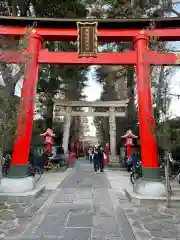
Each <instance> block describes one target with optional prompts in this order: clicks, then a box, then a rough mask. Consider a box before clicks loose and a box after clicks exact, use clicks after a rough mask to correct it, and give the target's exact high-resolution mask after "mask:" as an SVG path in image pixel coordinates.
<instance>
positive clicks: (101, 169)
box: [99, 146, 106, 172]
mask: <svg viewBox="0 0 180 240" xmlns="http://www.w3.org/2000/svg"><path fill="white" fill-rule="evenodd" d="M105 157H106V156H105V153H104V149H103V147H102V146H100V151H99V160H100V163H99V165H100V172H104V158H105Z"/></svg>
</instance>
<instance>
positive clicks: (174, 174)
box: [161, 152, 180, 184]
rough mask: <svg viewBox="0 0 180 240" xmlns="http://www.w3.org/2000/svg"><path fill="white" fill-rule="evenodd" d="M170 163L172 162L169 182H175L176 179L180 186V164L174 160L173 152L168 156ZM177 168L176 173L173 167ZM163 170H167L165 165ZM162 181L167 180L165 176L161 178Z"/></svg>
mask: <svg viewBox="0 0 180 240" xmlns="http://www.w3.org/2000/svg"><path fill="white" fill-rule="evenodd" d="M168 158H169V162H170V172H169V180H170V181H173V180H174V179H175V178H176V177H177V180H178V183H179V184H180V162H179V161H176V160H174V159H173V157H172V154H171V152H169V154H168ZM175 165H176V166H177V170H176V171H175V172H174V171H173V167H174V166H175ZM161 168H163V169H164V168H165V165H163V166H162V167H161ZM161 179H162V180H165V175H163V176H161Z"/></svg>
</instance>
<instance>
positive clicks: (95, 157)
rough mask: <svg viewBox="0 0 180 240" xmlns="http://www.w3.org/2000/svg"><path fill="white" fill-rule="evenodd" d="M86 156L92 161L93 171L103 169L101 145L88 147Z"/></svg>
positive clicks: (103, 156) (103, 154) (101, 170)
mask: <svg viewBox="0 0 180 240" xmlns="http://www.w3.org/2000/svg"><path fill="white" fill-rule="evenodd" d="M86 156H87V159H89V161H90V163H92V162H93V163H94V171H95V173H98V172H103V171H104V158H105V153H104V150H103V148H102V146H101V145H99V144H97V145H95V147H94V148H89V150H88V152H87V155H86Z"/></svg>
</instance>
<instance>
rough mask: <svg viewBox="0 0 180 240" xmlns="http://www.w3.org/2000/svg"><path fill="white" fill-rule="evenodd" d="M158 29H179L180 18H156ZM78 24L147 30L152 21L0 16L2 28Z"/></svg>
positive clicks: (56, 26)
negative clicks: (87, 23) (96, 23)
mask: <svg viewBox="0 0 180 240" xmlns="http://www.w3.org/2000/svg"><path fill="white" fill-rule="evenodd" d="M153 21H154V22H155V24H156V28H179V27H180V18H176V17H175V18H154V19H153ZM77 22H98V28H103V29H145V28H148V27H149V24H150V23H151V22H152V19H148V18H140V19H88V18H86V19H85V18H83V19H66V18H35V17H5V16H0V26H7V27H8V26H9V27H10V26H12V27H28V26H32V25H33V23H36V24H37V26H36V27H39V28H76V23H77Z"/></svg>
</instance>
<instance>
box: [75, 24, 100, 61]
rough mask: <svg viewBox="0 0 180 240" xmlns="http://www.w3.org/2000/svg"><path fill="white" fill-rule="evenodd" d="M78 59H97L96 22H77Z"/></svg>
mask: <svg viewBox="0 0 180 240" xmlns="http://www.w3.org/2000/svg"><path fill="white" fill-rule="evenodd" d="M77 28H78V39H77V43H78V54H79V57H97V52H98V46H97V22H92V23H91V22H77Z"/></svg>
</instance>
